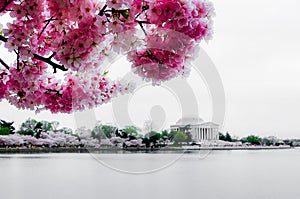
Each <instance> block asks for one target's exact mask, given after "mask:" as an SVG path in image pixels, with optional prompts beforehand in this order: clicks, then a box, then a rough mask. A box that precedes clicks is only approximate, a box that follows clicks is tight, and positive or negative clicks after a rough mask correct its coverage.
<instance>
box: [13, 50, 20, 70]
mask: <svg viewBox="0 0 300 199" xmlns="http://www.w3.org/2000/svg"><path fill="white" fill-rule="evenodd" d="M14 52H15V53H16V55H17V70H20V48H18V51H16V50H14Z"/></svg>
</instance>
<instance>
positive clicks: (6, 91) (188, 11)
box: [0, 0, 215, 113]
mask: <svg viewBox="0 0 300 199" xmlns="http://www.w3.org/2000/svg"><path fill="white" fill-rule="evenodd" d="M214 14H215V13H214V8H213V5H212V3H211V2H209V1H207V0H106V1H97V0H1V1H0V18H1V17H7V16H9V17H10V18H11V19H12V20H11V22H9V23H7V24H0V43H1V44H2V45H3V46H4V47H5V49H6V50H7V51H9V52H11V53H14V54H15V60H14V62H13V63H9V62H8V60H5V59H6V57H4V56H3V53H0V100H1V99H6V100H8V101H9V102H10V103H11V104H12V105H15V106H16V107H18V108H22V109H30V110H35V111H41V110H50V111H51V112H52V113H57V112H64V113H70V112H72V111H76V110H83V109H86V108H93V107H96V106H99V105H101V104H103V103H106V102H109V101H110V100H111V99H112V98H113V97H115V96H117V95H118V94H119V93H120V94H123V93H129V92H130V91H132V90H133V89H134V84H133V83H131V82H122V81H113V80H111V79H109V78H108V75H107V72H106V71H105V70H103V69H104V68H105V67H104V65H103V64H104V61H105V59H110V58H111V56H112V55H114V54H116V53H122V54H124V55H125V56H127V58H128V61H129V62H130V63H131V65H132V71H133V72H134V73H136V74H137V75H139V76H141V77H142V78H143V79H145V80H150V81H152V82H153V84H159V83H160V82H161V81H167V80H170V79H172V78H174V77H177V76H187V75H188V74H189V70H190V69H189V66H188V65H187V64H186V62H187V61H188V60H189V59H192V58H193V56H194V52H195V49H197V47H198V46H199V43H200V42H201V41H202V40H206V41H208V40H210V39H211V37H212V34H213V30H212V22H213V21H212V18H213V16H214ZM1 22H3V20H1ZM1 51H2V49H1ZM55 73H63V75H64V78H62V79H59V78H58V77H57V75H55Z"/></svg>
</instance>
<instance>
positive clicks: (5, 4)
mask: <svg viewBox="0 0 300 199" xmlns="http://www.w3.org/2000/svg"><path fill="white" fill-rule="evenodd" d="M12 2H13V0H5V1H4V5H3V7H2V8H0V13H1V12H3V11H5V10H6V7H7V6H8V5H9V4H10V3H12Z"/></svg>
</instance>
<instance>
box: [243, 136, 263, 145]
mask: <svg viewBox="0 0 300 199" xmlns="http://www.w3.org/2000/svg"><path fill="white" fill-rule="evenodd" d="M246 141H247V142H249V143H251V144H255V145H260V144H261V141H262V139H261V138H260V137H258V136H255V135H249V136H248V137H246Z"/></svg>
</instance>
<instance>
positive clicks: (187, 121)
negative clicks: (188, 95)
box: [176, 117, 204, 125]
mask: <svg viewBox="0 0 300 199" xmlns="http://www.w3.org/2000/svg"><path fill="white" fill-rule="evenodd" d="M203 122H204V120H203V119H201V118H200V117H183V118H181V119H179V120H178V121H177V122H176V124H177V125H189V124H190V125H195V124H201V123H203Z"/></svg>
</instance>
